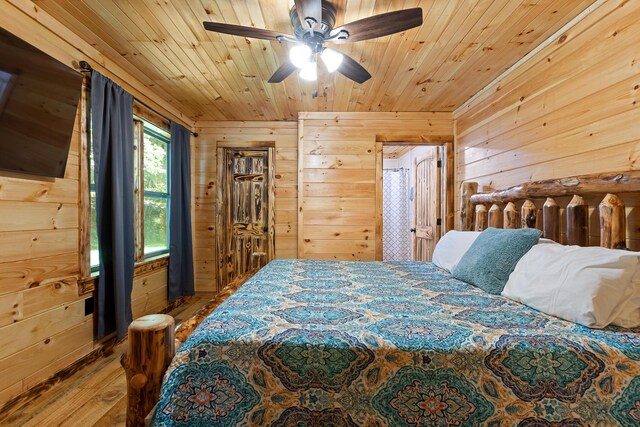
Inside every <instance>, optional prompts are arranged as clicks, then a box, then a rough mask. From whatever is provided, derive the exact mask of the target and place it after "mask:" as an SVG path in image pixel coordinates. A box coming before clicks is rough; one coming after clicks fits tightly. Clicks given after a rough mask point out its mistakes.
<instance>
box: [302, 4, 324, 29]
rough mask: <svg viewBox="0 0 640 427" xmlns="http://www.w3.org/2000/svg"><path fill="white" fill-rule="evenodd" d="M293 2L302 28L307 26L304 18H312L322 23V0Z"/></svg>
mask: <svg viewBox="0 0 640 427" xmlns="http://www.w3.org/2000/svg"><path fill="white" fill-rule="evenodd" d="M295 3H296V10H297V11H298V18H300V22H301V23H302V28H309V26H308V25H307V23H306V22H305V20H304V18H313V19H315V21H316V22H317V23H318V24H321V23H322V0H295Z"/></svg>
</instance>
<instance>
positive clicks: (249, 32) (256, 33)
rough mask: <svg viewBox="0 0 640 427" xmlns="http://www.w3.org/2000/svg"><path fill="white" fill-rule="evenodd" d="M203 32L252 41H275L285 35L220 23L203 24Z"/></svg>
mask: <svg viewBox="0 0 640 427" xmlns="http://www.w3.org/2000/svg"><path fill="white" fill-rule="evenodd" d="M202 25H204V28H205V30H208V31H214V32H216V33H223V34H231V35H234V36H242V37H251V38H254V39H263V40H272V41H277V40H278V37H280V36H284V35H285V34H282V33H279V32H277V31H272V30H265V29H262V28H254V27H245V26H243V25H233V24H223V23H220V22H203V23H202Z"/></svg>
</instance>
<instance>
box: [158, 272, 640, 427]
mask: <svg viewBox="0 0 640 427" xmlns="http://www.w3.org/2000/svg"><path fill="white" fill-rule="evenodd" d="M153 422H154V424H155V425H159V426H174V425H176V426H181V425H193V426H234V425H272V426H355V425H363V426H466V425H469V426H478V425H489V426H512V425H519V426H556V425H557V426H578V425H604V426H609V425H623V426H638V425H640V330H633V331H631V330H623V329H616V328H610V329H606V330H602V331H601V330H592V329H588V328H585V327H583V326H579V325H576V324H573V323H570V322H566V321H562V320H559V319H557V318H554V317H551V316H548V315H545V314H543V313H540V312H538V311H535V310H533V309H530V308H528V307H525V306H523V305H520V304H518V303H515V302H512V301H509V300H507V299H505V298H503V297H500V296H493V295H489V294H486V293H484V292H483V291H481V290H479V289H477V288H475V287H473V286H470V285H468V284H466V283H463V282H460V281H457V280H455V279H453V278H452V277H451V276H450V275H449V274H448V273H446V272H444V271H443V270H440V269H438V268H437V267H435V266H434V265H433V264H431V263H416V262H386V263H382V262H325V261H307V260H278V261H273V262H271V263H270V264H269V265H268V266H266V267H265V268H263V269H262V270H261V271H259V272H258V273H257V274H256V275H255V276H254V277H253V278H252V279H250V280H249V281H248V282H247V283H245V284H244V285H243V286H242V287H241V288H240V289H239V290H238V292H236V293H235V294H234V295H232V296H231V297H229V298H228V299H227V300H226V301H225V302H224V303H223V304H221V305H220V306H219V307H218V309H216V310H215V311H214V312H213V313H212V314H211V315H210V316H209V317H208V318H207V319H206V320H205V321H203V322H202V324H201V325H200V326H199V327H198V328H197V329H196V330H195V332H194V333H193V334H192V335H191V337H190V338H189V339H188V340H187V342H186V343H185V344H184V345H183V346H182V348H181V349H180V350H179V351H178V353H177V355H176V357H175V359H174V360H173V363H172V364H171V366H170V368H169V371H168V372H167V374H166V376H165V381H164V385H163V388H162V392H161V395H160V401H159V403H158V406H157V410H156V413H155V416H154V419H153Z"/></svg>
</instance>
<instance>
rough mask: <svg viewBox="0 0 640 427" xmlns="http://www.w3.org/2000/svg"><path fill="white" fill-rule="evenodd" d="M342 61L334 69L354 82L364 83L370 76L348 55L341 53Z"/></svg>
mask: <svg viewBox="0 0 640 427" xmlns="http://www.w3.org/2000/svg"><path fill="white" fill-rule="evenodd" d="M342 55H343V57H342V63H341V64H340V66H339V67H338V69H337V70H336V71H337V72H339V73H340V74H342V75H343V76H345V77H348V78H350V79H351V80H353V81H354V82H356V83H360V84H362V83H364V82H366V81H367V80H369V79H370V78H371V74H369V72H368V71H367V70H366V69H365V68H364V67H363V66H362V65H360V64H359V63H358V61H356V60H355V59H353V58H351V57H350V56H348V55H345V54H344V53H343V54H342Z"/></svg>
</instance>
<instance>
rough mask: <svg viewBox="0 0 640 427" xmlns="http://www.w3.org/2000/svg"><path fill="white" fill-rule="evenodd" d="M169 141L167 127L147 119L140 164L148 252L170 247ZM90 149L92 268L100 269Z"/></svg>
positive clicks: (145, 242)
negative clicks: (158, 125)
mask: <svg viewBox="0 0 640 427" xmlns="http://www.w3.org/2000/svg"><path fill="white" fill-rule="evenodd" d="M132 143H133V141H132ZM169 143H170V136H169V134H168V133H167V132H166V131H164V130H163V129H161V128H159V127H157V126H155V125H153V124H151V123H148V122H144V144H143V150H144V152H143V164H142V165H141V167H142V168H143V170H144V218H143V221H142V224H143V227H144V254H145V256H153V255H158V254H161V253H165V252H167V251H168V248H169V203H170V195H169V179H170V172H169ZM89 153H90V154H89V168H90V170H89V184H90V198H91V203H90V205H91V213H90V218H91V237H90V239H91V241H90V247H91V267H92V269H93V270H97V267H98V266H99V262H100V260H99V250H98V232H97V226H96V193H95V182H94V176H93V170H94V161H93V149H92V147H91V149H90V150H89ZM132 197H133V195H132Z"/></svg>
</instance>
